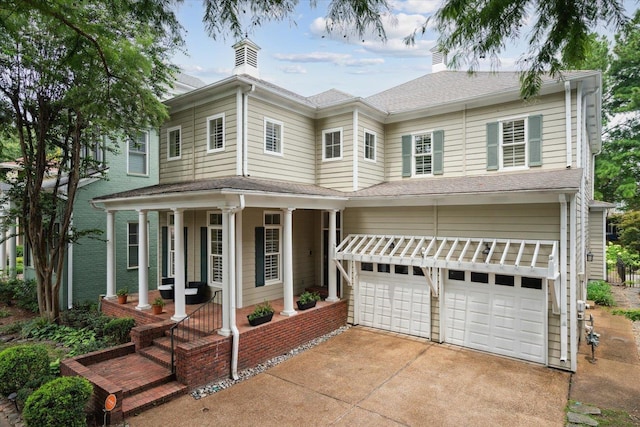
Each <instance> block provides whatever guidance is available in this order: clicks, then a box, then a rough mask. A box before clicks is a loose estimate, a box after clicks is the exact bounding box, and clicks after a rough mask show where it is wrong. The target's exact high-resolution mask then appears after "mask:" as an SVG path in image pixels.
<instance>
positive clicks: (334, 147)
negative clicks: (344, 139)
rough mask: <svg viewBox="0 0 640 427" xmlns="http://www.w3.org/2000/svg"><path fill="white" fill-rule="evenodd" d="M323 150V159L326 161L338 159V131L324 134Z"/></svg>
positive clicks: (339, 152)
mask: <svg viewBox="0 0 640 427" xmlns="http://www.w3.org/2000/svg"><path fill="white" fill-rule="evenodd" d="M324 150H325V152H324V153H325V154H324V157H325V158H326V159H334V158H338V157H340V155H341V151H340V131H336V132H328V133H325V135H324Z"/></svg>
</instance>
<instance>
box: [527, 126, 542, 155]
mask: <svg viewBox="0 0 640 427" xmlns="http://www.w3.org/2000/svg"><path fill="white" fill-rule="evenodd" d="M529 166H542V116H531V117H529Z"/></svg>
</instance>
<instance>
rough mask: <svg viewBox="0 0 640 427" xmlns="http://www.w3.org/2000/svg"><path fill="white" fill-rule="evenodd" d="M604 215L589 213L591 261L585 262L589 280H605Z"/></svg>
mask: <svg viewBox="0 0 640 427" xmlns="http://www.w3.org/2000/svg"><path fill="white" fill-rule="evenodd" d="M605 221H606V215H605V212H603V211H594V212H590V213H589V247H588V249H589V250H591V253H592V254H593V261H592V262H587V267H588V271H587V273H588V276H587V277H588V279H589V280H606V271H605V268H606V252H605V251H606V235H605V231H604V228H605Z"/></svg>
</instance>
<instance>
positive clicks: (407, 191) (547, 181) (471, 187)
mask: <svg viewBox="0 0 640 427" xmlns="http://www.w3.org/2000/svg"><path fill="white" fill-rule="evenodd" d="M581 177H582V169H558V170H548V171H545V170H531V171H527V172H518V173H515V172H514V173H499V174H498V173H496V174H489V175H478V176H461V177H451V178H421V179H410V180H403V181H392V182H384V183H381V184H378V185H374V186H372V187H369V188H366V189H364V190H360V191H356V192H353V193H350V194H349V197H350V198H353V199H358V198H389V197H397V196H443V195H460V194H482V193H504V192H526V191H554V190H556V191H559V190H563V191H565V190H566V191H578V189H579V188H580V179H581Z"/></svg>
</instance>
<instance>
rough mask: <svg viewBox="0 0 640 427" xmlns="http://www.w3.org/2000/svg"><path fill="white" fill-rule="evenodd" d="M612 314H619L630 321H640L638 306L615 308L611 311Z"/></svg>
mask: <svg viewBox="0 0 640 427" xmlns="http://www.w3.org/2000/svg"><path fill="white" fill-rule="evenodd" d="M612 313H613V314H617V315H619V316H624V317H626V318H627V319H629V320H631V321H632V322H638V321H640V308H632V309H615V310H613V311H612Z"/></svg>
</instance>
